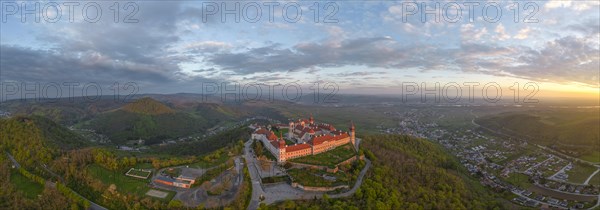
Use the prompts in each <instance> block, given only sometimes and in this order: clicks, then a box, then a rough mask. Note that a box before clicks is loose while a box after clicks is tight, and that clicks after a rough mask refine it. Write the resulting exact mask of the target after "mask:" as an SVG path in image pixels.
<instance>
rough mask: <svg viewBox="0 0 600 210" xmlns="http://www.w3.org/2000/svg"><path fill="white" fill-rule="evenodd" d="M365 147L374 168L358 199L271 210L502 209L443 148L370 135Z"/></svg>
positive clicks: (278, 206)
mask: <svg viewBox="0 0 600 210" xmlns="http://www.w3.org/2000/svg"><path fill="white" fill-rule="evenodd" d="M361 147H362V149H361V153H362V152H364V154H365V156H366V157H367V158H368V159H370V160H371V161H372V162H373V168H372V170H369V171H368V172H367V175H366V178H365V180H364V181H363V184H362V185H361V187H360V188H359V189H358V190H357V191H356V193H355V194H354V195H353V196H352V197H349V198H343V199H326V198H324V199H323V200H307V201H295V202H296V204H292V203H290V202H283V203H279V204H275V205H272V206H268V209H283V208H289V207H290V205H297V206H296V207H297V208H299V209H312V208H321V209H419V207H421V208H423V209H493V208H494V207H496V208H500V209H502V208H501V205H502V204H501V203H499V201H498V200H496V199H495V198H494V197H493V196H492V195H491V194H490V193H489V192H487V191H486V190H485V188H483V187H482V186H481V184H479V183H478V182H476V181H474V180H472V179H470V178H468V177H467V176H466V175H465V169H464V168H462V166H461V165H460V164H459V163H458V161H457V160H456V159H455V158H454V157H452V156H451V155H450V154H448V153H447V152H446V151H445V150H444V149H443V148H442V147H441V146H440V145H438V144H435V143H432V142H429V141H427V140H424V139H419V138H415V137H411V136H403V135H368V136H364V137H363V140H362V143H361Z"/></svg>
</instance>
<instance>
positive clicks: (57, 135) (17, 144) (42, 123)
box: [0, 116, 86, 166]
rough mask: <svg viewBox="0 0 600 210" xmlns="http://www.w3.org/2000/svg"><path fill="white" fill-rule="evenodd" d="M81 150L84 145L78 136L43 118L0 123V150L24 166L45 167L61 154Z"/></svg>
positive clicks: (17, 119) (31, 117) (18, 118)
mask: <svg viewBox="0 0 600 210" xmlns="http://www.w3.org/2000/svg"><path fill="white" fill-rule="evenodd" d="M82 146H86V141H85V140H84V139H83V138H82V137H81V136H79V135H78V134H76V133H74V132H71V131H70V130H68V129H67V128H65V127H63V126H61V125H59V124H57V123H55V122H54V121H52V120H49V119H47V118H44V117H40V116H28V117H23V116H16V117H12V118H9V119H0V149H1V150H2V152H4V151H9V152H10V153H11V154H12V155H13V156H15V158H16V159H17V160H18V161H19V162H20V163H21V164H22V165H25V166H28V165H30V164H33V163H34V162H41V163H47V162H49V161H50V160H52V158H53V156H54V155H56V154H57V153H58V152H59V151H61V150H69V149H73V148H77V147H82Z"/></svg>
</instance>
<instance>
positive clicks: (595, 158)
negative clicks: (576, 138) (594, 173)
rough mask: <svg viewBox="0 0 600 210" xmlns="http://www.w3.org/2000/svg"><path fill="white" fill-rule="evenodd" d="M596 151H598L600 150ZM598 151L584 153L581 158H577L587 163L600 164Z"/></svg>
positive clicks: (599, 152)
mask: <svg viewBox="0 0 600 210" xmlns="http://www.w3.org/2000/svg"><path fill="white" fill-rule="evenodd" d="M598 150H600V148H599V149H598ZM598 150H595V151H591V152H589V153H586V154H584V155H582V156H581V157H579V159H582V160H587V161H590V162H594V163H600V151H598Z"/></svg>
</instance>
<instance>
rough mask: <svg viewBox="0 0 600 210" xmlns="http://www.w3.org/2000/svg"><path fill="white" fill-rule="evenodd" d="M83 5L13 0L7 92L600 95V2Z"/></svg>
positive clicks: (8, 8) (5, 39)
mask: <svg viewBox="0 0 600 210" xmlns="http://www.w3.org/2000/svg"><path fill="white" fill-rule="evenodd" d="M69 2H71V3H72V2H73V1H69ZM36 4H38V6H37V7H36ZM77 4H78V5H71V4H70V3H66V2H61V1H39V2H36V1H25V2H21V1H4V0H3V1H2V2H1V5H2V8H1V11H0V12H1V14H0V15H1V16H2V22H1V23H0V82H2V84H3V85H0V87H2V88H3V89H2V91H0V92H3V94H5V95H6V93H7V92H10V93H15V92H19V91H20V92H24V91H26V90H27V88H33V89H35V88H36V86H35V84H39V86H38V92H43V91H46V89H45V88H44V87H55V86H60V88H61V89H62V91H67V90H68V89H69V87H70V86H68V85H69V84H74V83H76V84H77V86H76V87H75V89H74V90H75V91H77V90H80V89H83V90H87V89H86V88H87V87H89V86H91V85H90V84H92V85H97V86H99V87H100V88H101V89H102V93H104V94H106V93H112V92H114V91H115V90H114V87H115V86H114V85H115V84H116V85H117V86H116V87H117V89H121V91H128V90H127V89H126V86H127V85H128V84H134V86H135V87H136V91H137V92H138V93H181V92H189V93H202V92H203V91H204V89H203V87H206V86H205V85H206V84H209V83H211V84H213V83H214V84H221V83H228V84H232V83H234V84H235V83H238V84H241V86H240V87H243V85H244V84H253V83H260V84H277V83H279V84H291V83H293V84H299V85H300V86H303V87H305V88H306V89H305V91H310V88H311V86H314V85H315V84H319V87H321V88H322V87H323V86H327V85H330V84H334V85H335V86H336V87H337V89H338V90H339V92H340V93H361V94H394V93H400V92H402V90H403V87H405V85H406V84H419V85H420V87H421V88H423V89H426V88H432V87H433V88H435V83H439V84H440V88H443V87H445V86H448V85H449V84H450V86H451V84H457V85H460V86H462V87H463V88H465V86H464V84H466V83H473V82H476V83H478V84H479V86H478V88H483V87H485V85H486V84H490V83H493V84H499V85H500V86H501V87H502V89H503V92H504V93H507V92H511V91H514V90H513V89H514V88H515V87H518V88H517V89H519V90H520V91H523V93H522V94H524V95H527V93H530V92H531V91H532V89H537V90H539V95H540V96H571V97H578V96H581V97H587V96H594V97H598V94H599V93H600V92H599V91H600V84H599V79H600V78H599V77H600V75H599V74H600V70H599V69H600V49H599V48H600V41H599V40H600V23H599V19H600V3H599V2H598V1H581V0H578V1H565V0H562V1H514V2H513V1H496V2H494V1H478V2H476V1H433V2H432V1H398V2H394V1H331V2H327V1H299V2H290V1H280V2H276V1H242V2H234V1H225V2H219V1H168V2H167V1H162V2H161V1H138V2H130V3H128V2H126V1H118V2H117V1H106V0H104V1H83V2H78V3H77ZM236 4H239V6H238V7H237V9H236ZM469 5H470V6H469ZM57 8H58V9H57ZM35 9H37V10H35ZM70 9H72V10H70ZM31 10H33V12H27V11H31ZM71 11H72V13H71ZM98 11H100V12H98ZM298 11H300V13H299V12H298ZM28 13H29V14H28ZM299 14H300V15H299ZM36 18H39V20H36ZM423 83H425V84H423ZM15 84H16V85H15ZM23 84H24V85H23ZM28 85H29V86H28ZM24 86H25V87H24ZM424 86H427V87H424ZM511 86H512V89H511ZM15 88H16V89H15ZM526 88H527V89H526ZM463 91H464V90H463Z"/></svg>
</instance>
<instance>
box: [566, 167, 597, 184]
mask: <svg viewBox="0 0 600 210" xmlns="http://www.w3.org/2000/svg"><path fill="white" fill-rule="evenodd" d="M596 169H597V168H596V167H593V166H589V165H587V164H577V163H576V164H575V166H574V167H573V168H572V169H571V170H569V171H567V174H568V175H569V179H568V181H569V182H573V183H578V184H582V183H583V182H585V180H586V179H587V178H588V177H589V176H590V175H592V173H594V171H596Z"/></svg>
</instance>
